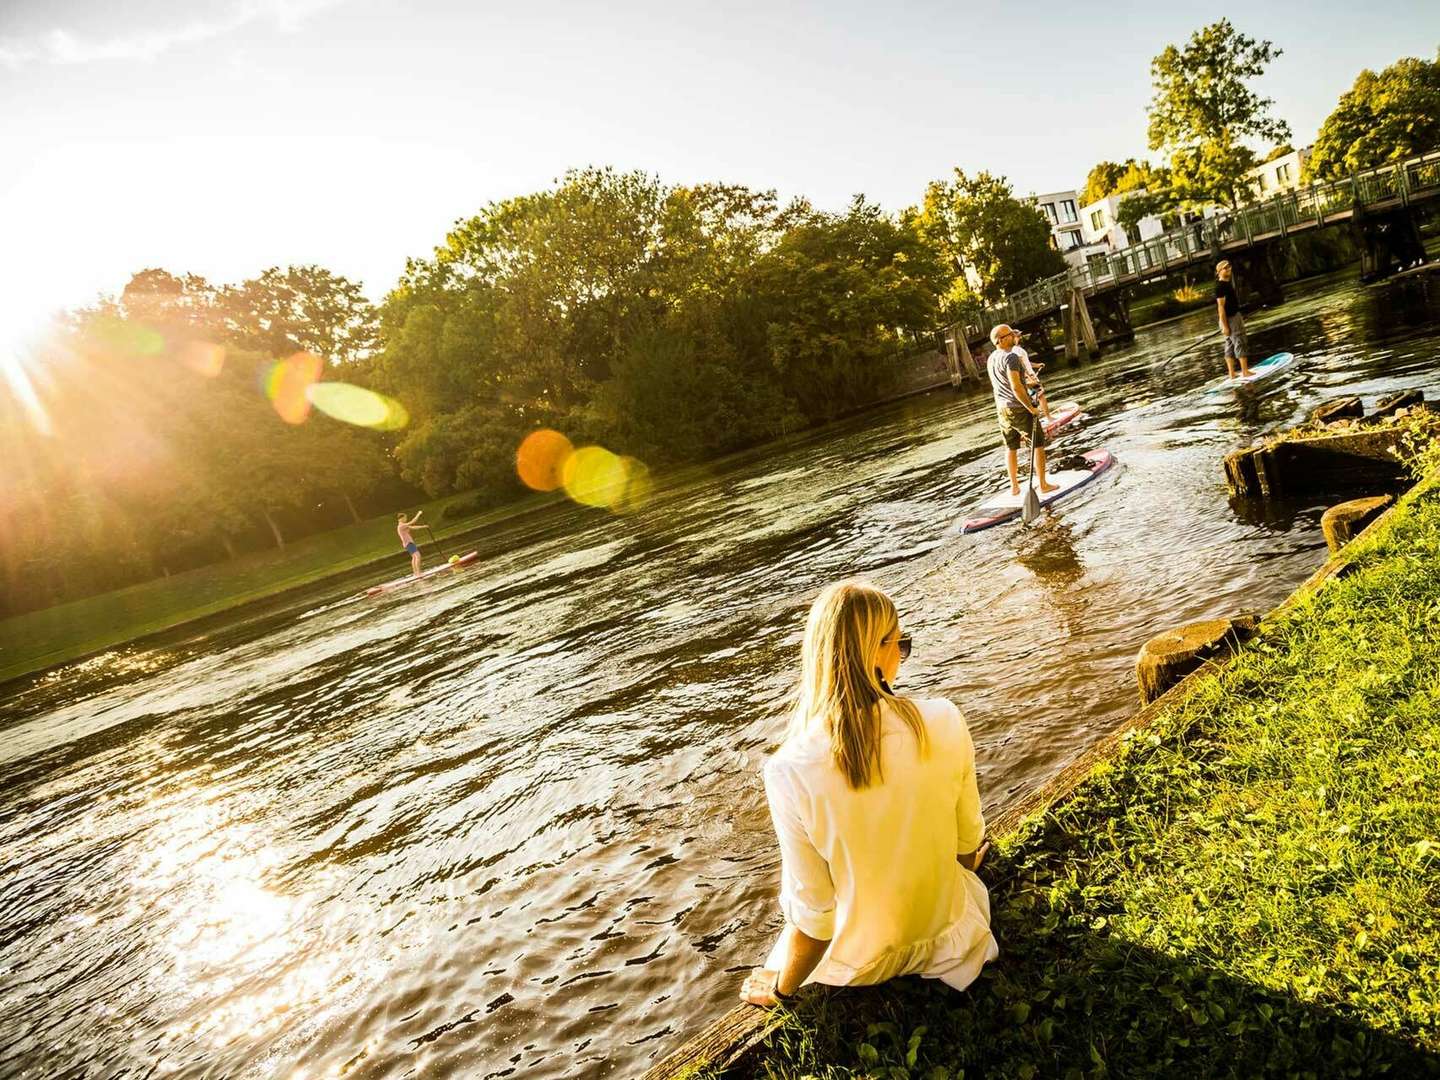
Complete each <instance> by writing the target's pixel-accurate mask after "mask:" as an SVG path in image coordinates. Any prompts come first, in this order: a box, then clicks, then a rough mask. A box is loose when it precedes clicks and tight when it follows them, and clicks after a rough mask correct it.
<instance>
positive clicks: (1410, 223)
mask: <svg viewBox="0 0 1440 1080" xmlns="http://www.w3.org/2000/svg"><path fill="white" fill-rule="evenodd" d="M1350 227H1351V228H1352V229H1353V230H1354V233H1355V239H1356V241H1357V242H1358V244H1359V247H1360V280H1361V281H1378V280H1380V279H1381V278H1386V277H1389V276H1390V275H1391V274H1393V273H1395V272H1396V271H1397V270H1404V269H1406V268H1407V267H1411V266H1419V265H1420V264H1421V263H1423V262H1424V261H1425V241H1424V240H1423V239H1422V238H1421V236H1420V224H1419V222H1417V221H1416V220H1415V211H1414V209H1413V208H1410V207H1403V206H1402V207H1400V208H1398V209H1395V210H1388V211H1386V212H1384V213H1380V214H1367V213H1365V212H1364V209H1363V208H1362V207H1361V205H1360V204H1359V203H1358V202H1357V203H1356V204H1355V209H1354V213H1353V214H1352V215H1351V217H1350Z"/></svg>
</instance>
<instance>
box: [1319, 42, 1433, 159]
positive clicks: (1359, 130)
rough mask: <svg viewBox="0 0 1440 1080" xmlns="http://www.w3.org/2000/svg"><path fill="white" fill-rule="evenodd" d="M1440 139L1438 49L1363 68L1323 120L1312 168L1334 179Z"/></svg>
mask: <svg viewBox="0 0 1440 1080" xmlns="http://www.w3.org/2000/svg"><path fill="white" fill-rule="evenodd" d="M1437 145H1440V53H1437V54H1436V59H1435V60H1420V59H1417V58H1415V57H1406V58H1405V59H1403V60H1397V61H1396V62H1395V63H1393V64H1391V65H1390V66H1389V67H1387V68H1386V69H1385V70H1384V71H1382V72H1380V73H1379V74H1378V75H1377V74H1375V73H1374V72H1373V71H1368V70H1366V71H1362V72H1360V74H1359V75H1358V76H1357V77H1356V79H1355V85H1354V86H1352V87H1351V88H1350V89H1349V90H1347V91H1345V93H1344V94H1342V95H1341V96H1340V102H1339V104H1338V105H1336V106H1335V109H1334V111H1333V112H1331V113H1330V115H1329V116H1327V117H1326V118H1325V122H1324V123H1323V124H1321V125H1320V134H1319V135H1318V136H1317V137H1316V139H1315V147H1314V150H1313V151H1312V153H1311V156H1310V159H1309V161H1307V162H1306V166H1305V167H1306V170H1307V172H1308V174H1309V175H1310V176H1312V177H1314V178H1316V179H1320V180H1333V179H1336V178H1338V177H1341V176H1344V175H1345V174H1347V173H1349V172H1355V171H1359V170H1361V169H1371V168H1374V167H1375V166H1377V165H1384V164H1386V163H1387V162H1392V161H1403V160H1404V159H1405V158H1407V157H1413V156H1415V155H1416V154H1420V153H1423V152H1425V151H1427V150H1433V149H1435V148H1436V146H1437Z"/></svg>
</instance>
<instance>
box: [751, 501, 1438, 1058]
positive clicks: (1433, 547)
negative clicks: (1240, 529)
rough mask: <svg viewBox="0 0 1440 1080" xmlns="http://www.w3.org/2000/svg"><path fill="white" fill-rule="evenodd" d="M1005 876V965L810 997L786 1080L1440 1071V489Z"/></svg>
mask: <svg viewBox="0 0 1440 1080" xmlns="http://www.w3.org/2000/svg"><path fill="white" fill-rule="evenodd" d="M1349 557H1350V563H1349V566H1348V568H1347V572H1346V573H1345V574H1344V575H1343V576H1342V577H1338V578H1332V579H1331V580H1330V581H1328V582H1327V583H1326V584H1325V585H1324V586H1323V587H1322V588H1320V589H1319V590H1318V591H1317V592H1315V593H1312V594H1310V595H1308V596H1306V597H1304V598H1302V599H1300V600H1299V601H1298V602H1297V603H1295V604H1293V605H1291V606H1290V607H1288V608H1286V609H1284V610H1283V611H1282V612H1280V613H1278V614H1277V615H1275V616H1273V617H1272V618H1271V619H1269V620H1267V622H1266V624H1265V625H1264V627H1263V629H1262V633H1261V635H1260V637H1259V638H1258V639H1257V640H1256V641H1255V642H1254V643H1253V644H1252V645H1251V646H1250V647H1248V648H1247V649H1246V650H1245V651H1244V652H1242V653H1241V654H1240V656H1239V657H1238V658H1237V659H1236V660H1235V661H1234V662H1233V663H1232V664H1231V665H1229V666H1228V667H1227V668H1226V669H1225V670H1223V671H1222V672H1220V673H1218V674H1216V675H1212V676H1209V677H1206V678H1205V679H1204V680H1203V681H1202V684H1201V685H1200V686H1199V688H1198V690H1197V691H1196V692H1195V693H1193V694H1192V695H1191V696H1190V697H1188V698H1187V699H1186V700H1184V701H1183V702H1182V703H1180V704H1178V705H1175V706H1173V707H1171V708H1170V709H1168V710H1164V711H1162V712H1161V714H1160V716H1159V719H1158V720H1157V721H1156V722H1155V724H1154V725H1152V726H1150V727H1147V728H1144V729H1141V730H1139V731H1137V732H1134V733H1132V734H1131V736H1130V737H1129V738H1127V740H1126V741H1125V743H1124V744H1123V746H1122V748H1121V750H1120V752H1119V753H1118V754H1117V755H1116V756H1115V757H1114V758H1113V759H1111V760H1109V761H1107V762H1106V763H1105V764H1104V765H1102V766H1101V767H1099V768H1098V769H1097V770H1096V771H1095V772H1094V773H1092V774H1091V775H1090V776H1089V777H1088V778H1087V779H1086V780H1085V781H1084V782H1083V783H1082V785H1081V786H1080V787H1079V788H1078V789H1076V791H1075V792H1074V793H1073V794H1072V795H1071V796H1070V797H1068V798H1066V799H1064V800H1062V801H1061V802H1060V803H1058V804H1057V805H1055V806H1054V807H1052V808H1051V809H1049V810H1048V811H1045V812H1044V813H1042V814H1039V815H1037V816H1036V817H1034V818H1032V819H1030V820H1029V821H1028V822H1027V823H1026V824H1025V825H1024V826H1022V828H1021V829H1020V830H1019V832H1018V833H1017V834H1016V835H1014V836H1010V837H1007V838H1004V839H1003V842H1002V843H1001V844H1000V845H999V855H998V858H996V859H995V860H994V861H993V863H991V864H990V865H989V866H988V868H987V873H986V876H987V878H988V879H989V881H990V882H991V889H992V891H991V899H992V912H993V924H994V927H995V930H996V935H997V937H998V938H999V939H1000V949H1001V955H1000V959H999V960H998V961H997V962H995V963H994V964H992V965H990V966H989V968H987V970H986V972H985V974H983V975H982V976H981V978H980V979H979V980H978V981H977V982H976V983H975V984H974V985H973V986H972V987H971V988H970V989H969V990H968V991H967V992H965V993H963V994H962V993H956V992H954V991H951V990H948V989H947V988H945V987H943V986H940V985H939V984H933V983H925V982H924V981H922V980H919V979H913V978H912V979H901V980H897V981H895V982H893V983H889V984H886V985H884V986H882V987H878V988H870V989H863V990H848V991H840V992H836V993H833V994H829V995H824V996H820V995H817V996H816V997H814V998H811V999H807V1000H806V1001H804V1002H803V1003H802V1004H801V1005H800V1006H799V1008H798V1010H797V1012H796V1013H794V1014H792V1015H791V1016H790V1017H789V1018H788V1019H787V1021H786V1023H785V1024H784V1025H782V1026H781V1028H780V1029H778V1031H777V1032H776V1033H775V1034H773V1035H772V1036H771V1037H770V1039H769V1043H768V1046H767V1051H766V1054H765V1055H764V1057H763V1058H762V1059H761V1060H760V1063H759V1065H758V1067H757V1075H763V1076H767V1077H784V1078H799V1077H860V1076H865V1077H924V1078H927V1080H954V1078H957V1077H979V1076H985V1077H1065V1078H1079V1077H1102V1076H1115V1077H1120V1076H1124V1077H1143V1076H1183V1077H1193V1078H1196V1080H1198V1078H1201V1077H1226V1076H1234V1077H1251V1076H1275V1077H1291V1076H1294V1077H1307V1076H1309V1077H1326V1076H1363V1077H1370V1076H1396V1077H1409V1076H1423V1075H1432V1074H1440V484H1436V483H1430V484H1429V485H1428V486H1426V487H1425V488H1424V489H1422V490H1419V491H1417V492H1414V493H1412V494H1411V495H1410V496H1408V497H1407V498H1406V499H1405V500H1403V501H1402V504H1401V509H1400V510H1398V511H1397V512H1396V513H1395V514H1394V515H1392V517H1391V519H1390V520H1389V522H1388V523H1387V525H1386V526H1384V527H1383V528H1382V530H1381V531H1380V533H1379V534H1378V535H1375V536H1374V537H1372V538H1367V539H1365V540H1363V541H1358V542H1357V543H1356V545H1354V550H1353V551H1351V552H1350V553H1349Z"/></svg>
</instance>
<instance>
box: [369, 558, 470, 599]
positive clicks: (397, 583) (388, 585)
mask: <svg viewBox="0 0 1440 1080" xmlns="http://www.w3.org/2000/svg"><path fill="white" fill-rule="evenodd" d="M479 558H480V552H478V551H467V552H466V553H465V554H464V555H461V556H460V558H458V559H456V560H455V561H454V562H453V563H452V562H444V563H441V564H440V565H439V566H432V567H431V568H430V569H429V570H422V571H420V573H419V574H418V575H417V574H407V575H406V576H405V577H402V578H396V579H395V580H394V581H386V582H382V583H381V584H379V585H372V586H371V587H370V588H368V589H366V590H365V595H366V596H378V595H379V594H380V593H386V592H392V591H393V590H395V589H403V588H404V587H405V586H406V585H414V584H415V583H416V582H417V581H425V580H427V579H428V578H432V577H434V576H435V575H436V574H443V573H445V572H446V571H448V570H461V569H464V568H465V567H467V566H469V565H470V564H471V563H473V562H475V561H476V560H477V559H479Z"/></svg>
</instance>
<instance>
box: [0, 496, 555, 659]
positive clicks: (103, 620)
mask: <svg viewBox="0 0 1440 1080" xmlns="http://www.w3.org/2000/svg"><path fill="white" fill-rule="evenodd" d="M469 498H470V496H469V495H468V494H465V495H454V496H449V497H447V498H444V499H436V500H433V501H431V502H428V503H425V504H423V509H424V511H425V516H424V518H422V520H423V521H429V522H431V523H433V524H435V526H436V528H435V532H436V534H437V535H438V536H439V538H440V540H441V542H442V543H443V542H444V540H445V538H446V536H449V535H452V534H458V533H461V532H466V531H469V530H473V529H476V528H480V527H484V526H486V525H491V524H495V523H497V522H500V521H504V520H505V519H507V518H512V517H515V516H517V515H519V514H522V513H526V512H528V511H530V510H533V509H535V508H536V506H538V505H541V504H543V503H548V502H552V501H554V500H555V498H556V497H555V496H552V495H532V496H529V497H527V498H524V499H521V500H520V501H518V502H515V503H511V504H508V505H506V506H503V507H500V508H498V509H495V510H492V511H490V512H488V513H485V514H480V515H477V516H475V517H472V518H466V519H464V520H462V521H460V522H458V523H447V524H446V525H441V524H440V523H441V522H442V521H443V520H444V519H443V517H442V513H443V511H444V508H445V507H446V506H448V505H449V504H451V503H454V502H463V501H465V500H466V499H469ZM416 536H417V537H418V538H419V539H421V540H422V542H423V541H425V540H427V534H425V533H423V532H417V534H416ZM422 546H423V547H425V548H426V558H427V559H429V558H430V557H431V552H430V549H429V545H428V543H422ZM387 559H388V560H390V561H393V563H394V567H395V576H398V575H400V574H402V573H405V572H406V567H407V566H408V562H407V561H406V558H405V556H404V553H403V552H402V551H401V550H400V548H399V541H398V540H397V539H396V537H395V516H394V515H393V514H383V515H381V516H380V517H375V518H370V519H369V520H367V521H363V522H361V523H360V524H358V525H350V526H347V527H345V528H341V529H334V530H332V531H330V532H325V533H320V534H318V535H316V536H310V537H306V538H305V539H303V540H297V541H295V542H294V543H291V544H287V545H286V546H285V548H284V549H283V550H282V549H276V550H273V551H266V552H260V553H256V554H253V555H246V556H243V557H242V558H239V559H235V560H233V561H231V562H226V563H218V564H216V565H213V566H206V567H201V568H200V569H198V570H190V571H187V572H186V573H183V574H175V575H173V576H171V577H168V578H159V579H156V580H154V581H147V582H143V583H141V584H139V585H131V586H129V587H127V588H124V589H117V590H115V591H113V592H108V593H102V594H100V595H98V596H91V597H86V598H85V599H83V600H75V601H71V602H70V603H66V604H59V605H57V606H55V607H52V608H46V609H44V610H42V611H34V612H29V613H27V614H24V615H18V616H15V617H14V618H10V619H5V620H0V682H3V681H4V680H6V679H12V678H16V677H17V676H20V675H24V674H27V673H29V672H32V671H38V670H40V669H42V668H46V667H50V666H52V665H54V664H60V663H64V662H65V661H67V660H73V659H75V658H76V657H80V656H85V655H87V654H89V653H93V652H96V651H98V650H101V649H107V648H110V647H112V646H115V645H118V644H121V643H123V642H126V641H130V640H132V639H134V638H137V637H143V636H145V635H147V634H152V633H156V632H158V631H161V630H166V629H170V628H172V627H175V626H179V625H180V624H182V623H186V622H190V621H192V620H194V619H199V618H203V617H205V616H207V615H214V614H216V613H218V612H222V611H228V610H230V609H233V608H238V607H242V606H244V605H246V604H249V603H252V602H254V601H256V600H262V599H265V598H267V597H271V596H275V595H277V594H279V593H282V592H285V591H287V590H290V589H294V588H298V587H300V586H304V585H309V584H314V583H315V582H318V581H322V580H324V579H325V578H328V577H333V576H336V575H338V574H343V573H345V572H347V571H350V570H355V569H357V568H359V567H362V566H365V565H367V564H369V563H373V562H376V561H379V560H387Z"/></svg>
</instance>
